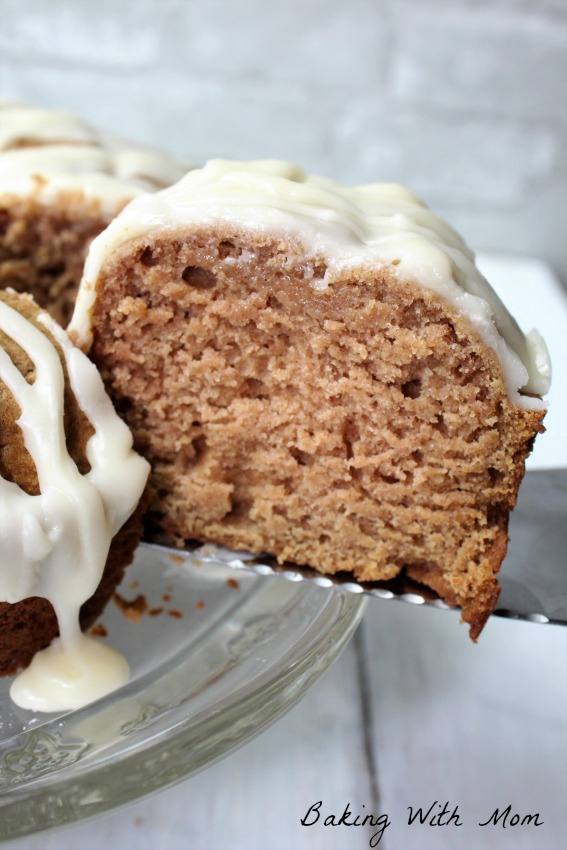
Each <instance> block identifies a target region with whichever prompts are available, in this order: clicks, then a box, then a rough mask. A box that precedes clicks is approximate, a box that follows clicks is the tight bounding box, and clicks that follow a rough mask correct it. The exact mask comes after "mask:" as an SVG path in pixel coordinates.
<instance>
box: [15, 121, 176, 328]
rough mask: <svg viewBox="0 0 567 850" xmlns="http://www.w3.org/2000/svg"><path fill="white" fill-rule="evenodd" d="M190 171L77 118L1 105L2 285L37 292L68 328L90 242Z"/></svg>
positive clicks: (19, 290) (35, 293)
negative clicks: (133, 203) (136, 201)
mask: <svg viewBox="0 0 567 850" xmlns="http://www.w3.org/2000/svg"><path fill="white" fill-rule="evenodd" d="M186 170H187V169H186V167H181V166H180V165H179V164H178V163H176V162H174V161H172V160H171V159H169V158H167V157H165V156H162V155H161V154H158V153H155V152H153V151H149V150H145V149H143V148H140V147H135V146H133V145H130V144H127V143H125V142H122V141H119V140H116V139H113V138H111V137H109V136H107V135H105V134H103V133H100V132H98V131H96V130H95V129H94V128H92V127H90V126H89V125H88V124H86V123H85V122H83V121H82V120H81V119H80V118H78V117H76V116H74V115H68V114H66V113H62V112H56V111H53V110H46V109H36V108H32V107H27V106H21V105H10V104H4V105H0V288H5V287H11V288H13V289H15V290H17V291H18V292H31V293H32V294H33V295H34V297H35V299H36V300H37V302H38V303H39V304H40V305H41V306H42V307H45V308H47V309H49V311H50V312H51V313H52V315H54V316H55V318H57V319H58V321H59V322H60V323H61V324H63V325H65V324H67V321H68V319H69V316H70V314H71V312H72V308H73V305H74V301H75V295H76V291H77V288H78V285H79V281H80V279H81V274H82V271H83V264H84V259H85V255H86V251H87V248H88V246H89V244H90V242H91V240H92V239H93V238H94V237H95V236H96V235H97V234H98V233H100V232H101V230H103V229H104V228H105V227H106V226H107V224H108V223H109V221H111V220H112V219H113V218H114V216H115V215H116V214H117V213H118V212H119V210H121V209H122V207H124V205H125V204H127V203H128V202H129V201H130V200H131V199H132V198H134V197H136V196H137V195H140V194H142V193H144V192H149V191H155V190H156V189H159V188H163V187H165V186H168V185H169V184H170V183H174V182H175V181H176V180H179V178H180V177H181V176H182V175H183V174H184V173H185V171H186Z"/></svg>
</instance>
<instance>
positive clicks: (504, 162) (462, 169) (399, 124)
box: [0, 0, 567, 850]
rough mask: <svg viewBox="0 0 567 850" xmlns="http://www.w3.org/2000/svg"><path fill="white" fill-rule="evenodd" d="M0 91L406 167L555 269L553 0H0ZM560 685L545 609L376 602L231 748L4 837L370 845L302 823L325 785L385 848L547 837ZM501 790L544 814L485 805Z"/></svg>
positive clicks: (566, 56) (387, 172) (194, 846)
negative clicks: (118, 801) (372, 820)
mask: <svg viewBox="0 0 567 850" xmlns="http://www.w3.org/2000/svg"><path fill="white" fill-rule="evenodd" d="M0 97H2V98H7V99H17V100H23V101H26V102H31V103H38V104H44V105H47V106H53V107H59V108H64V109H70V110H74V111H78V112H80V113H82V114H83V115H84V116H85V117H87V118H88V119H90V120H91V121H93V122H94V123H97V124H99V125H101V126H103V127H105V128H106V129H108V130H111V131H114V132H117V133H119V134H122V135H124V136H130V137H134V138H137V139H139V140H140V141H143V142H147V143H149V144H154V145H157V146H160V147H162V148H165V149H167V150H169V151H171V152H172V153H174V154H176V155H177V156H179V157H181V158H184V159H186V160H188V161H190V162H193V163H199V162H201V161H203V160H204V159H206V158H208V157H210V156H226V157H241V158H251V157H260V156H270V157H273V156H275V157H284V158H290V159H293V160H296V161H299V162H300V163H301V164H303V165H304V166H305V167H306V168H307V169H309V170H313V171H318V172H322V173H326V174H328V175H330V176H334V177H336V178H339V179H343V180H346V181H356V182H362V181H368V180H402V181H403V182H406V183H408V184H409V185H410V186H411V187H412V188H413V189H414V190H415V191H417V192H418V193H420V194H421V195H422V196H424V198H425V199H426V200H427V201H428V202H429V204H430V205H431V206H433V207H434V208H435V209H436V210H437V211H438V212H440V213H442V214H444V215H446V216H447V217H448V218H449V219H450V220H451V221H452V223H453V224H455V225H456V226H457V227H458V228H459V229H460V230H461V231H462V232H463V233H464V235H465V236H466V238H467V239H468V241H469V242H470V243H471V244H472V245H473V246H474V247H476V248H483V249H491V250H493V251H494V250H496V251H503V252H507V253H513V254H528V255H534V256H539V257H541V258H543V259H544V260H546V261H548V262H550V263H551V264H553V265H554V267H555V269H556V270H557V271H559V273H561V274H562V275H563V276H565V275H566V272H567V240H566V239H565V233H564V231H565V220H566V219H567V110H566V109H565V104H566V103H567V2H566V0H538V3H537V4H536V3H532V2H529V0H493V2H483V0H287V2H280V3H277V4H276V3H274V2H270V0H265V2H264V0H50V1H49V2H44V0H0ZM566 328H567V325H566ZM542 330H545V328H542ZM560 368H563V369H564V368H565V367H564V366H561V365H560ZM566 706H567V632H564V631H563V629H561V628H560V627H550V626H537V625H532V624H526V623H514V622H508V621H502V620H494V621H492V622H491V623H490V624H489V626H488V628H487V629H486V632H485V634H484V635H483V638H482V641H481V642H480V643H479V645H478V646H476V647H475V646H473V645H472V644H470V642H469V641H468V638H467V635H466V630H465V629H464V628H462V627H459V626H458V623H457V618H456V617H455V616H454V615H453V614H452V613H444V612H439V611H433V610H424V609H415V608H413V607H410V606H405V605H402V604H400V603H386V602H381V601H379V600H376V601H373V604H372V605H371V606H370V608H369V611H368V614H367V616H366V618H365V621H364V624H363V628H362V630H361V632H359V635H358V636H357V639H356V641H355V642H354V643H352V644H351V645H350V646H349V648H348V649H347V651H346V652H345V653H344V655H343V656H342V657H341V658H340V659H339V661H338V662H337V663H336V664H335V665H334V667H333V668H332V669H331V670H330V671H329V672H328V673H327V674H326V675H325V677H324V678H323V680H322V681H321V682H319V683H318V685H317V686H316V687H315V688H314V689H313V691H312V692H311V693H310V694H309V695H308V696H307V697H306V698H305V699H304V700H303V701H302V702H301V703H300V705H298V706H297V707H296V708H295V709H293V710H292V711H291V712H290V714H289V715H287V716H286V717H285V718H283V719H282V720H281V721H280V722H278V723H277V724H276V725H275V726H273V727H272V728H271V729H269V730H268V731H267V732H265V733H264V734H263V735H261V736H260V737H259V738H258V739H256V740H255V741H253V742H251V743H250V744H248V745H247V746H246V747H244V748H243V749H242V750H240V751H239V752H237V753H235V754H233V755H232V756H230V757H229V758H227V759H225V760H224V761H222V762H221V763H219V764H218V765H216V766H214V767H213V768H211V769H209V770H208V771H206V772H204V773H203V774H201V775H199V776H197V777H194V778H193V779H190V780H189V781H187V782H184V783H182V784H181V785H179V786H177V787H175V788H173V789H169V790H168V791H165V792H163V793H161V794H158V795H156V796H155V797H153V798H151V799H150V800H146V801H143V802H141V803H138V804H136V805H135V806H133V807H130V808H127V809H125V810H123V811H120V812H117V813H114V814H113V815H110V816H108V817H105V818H102V819H99V820H98V821H96V822H94V823H86V824H82V825H78V826H73V827H70V828H68V829H66V830H63V831H61V832H55V833H52V834H47V835H44V836H41V837H37V838H35V839H27V840H25V841H23V842H15V843H14V844H13V845H12V844H10V845H6V850H12V847H13V850H16V848H22V847H25V848H26V850H40V848H41V850H52V848H53V850H55V848H57V850H58V849H59V848H60V847H61V846H68V847H79V846H80V847H82V848H83V850H95V848H96V850H98V848H99V847H101V846H102V847H105V848H107V850H119V848H122V847H127V848H129V850H237V848H238V850H240V848H242V850H267V848H270V850H303V849H304V850H315V848H324V850H335V849H336V850H343V848H344V850H351V849H352V850H358V848H364V847H368V846H369V843H370V841H371V839H372V834H373V831H372V830H370V829H366V828H362V827H350V828H349V827H336V828H333V827H323V826H322V825H321V822H319V823H318V824H316V825H314V826H311V827H308V826H302V825H301V822H300V821H301V818H302V817H304V816H305V814H306V812H307V810H308V808H309V806H310V805H311V804H312V803H315V802H317V800H323V802H324V811H325V814H330V813H334V814H336V815H340V813H341V812H342V811H343V810H344V807H345V806H346V805H347V804H349V805H350V806H351V809H352V810H353V812H354V813H356V812H362V813H364V812H372V813H374V814H375V815H378V814H380V813H386V814H387V815H388V817H389V819H390V821H391V824H390V826H389V827H388V828H387V829H386V831H385V833H384V836H383V838H382V840H381V842H380V844H379V845H378V846H379V847H380V848H386V849H387V850H445V849H446V850H449V848H450V850H459V849H460V848H462V850H508V849H509V850H560V848H563V847H564V846H565V835H567V813H566V810H567V806H566V802H567V775H566V771H567V767H566V765H567V720H566ZM435 801H439V802H440V803H445V802H448V803H449V806H450V810H451V811H452V810H453V809H454V807H455V806H458V811H459V817H460V820H461V821H462V826H452V825H449V826H445V827H441V826H438V827H435V826H427V825H423V826H422V825H414V826H412V827H410V826H408V824H407V816H408V812H407V807H408V806H414V807H415V806H427V807H428V806H429V805H430V804H431V803H434V802H435ZM508 804H511V805H512V807H513V811H517V812H518V813H520V814H530V813H534V812H538V813H539V814H540V819H541V820H543V821H544V823H543V825H542V826H538V827H536V826H534V825H533V823H532V824H531V825H529V826H524V827H515V828H512V827H511V826H508V827H507V828H506V829H503V828H502V826H497V827H495V826H492V827H490V826H489V827H479V826H478V822H479V821H480V820H483V819H486V818H487V817H488V816H489V815H490V814H491V813H492V812H493V811H494V809H495V808H496V807H500V809H502V808H504V807H506V806H507V805H508ZM363 807H365V808H363ZM434 811H438V809H437V808H434Z"/></svg>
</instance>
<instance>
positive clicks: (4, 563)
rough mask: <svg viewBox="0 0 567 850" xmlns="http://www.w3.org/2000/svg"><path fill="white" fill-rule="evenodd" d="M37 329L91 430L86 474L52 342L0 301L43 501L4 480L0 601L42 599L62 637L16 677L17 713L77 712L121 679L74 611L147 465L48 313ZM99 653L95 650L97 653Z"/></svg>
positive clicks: (94, 376)
mask: <svg viewBox="0 0 567 850" xmlns="http://www.w3.org/2000/svg"><path fill="white" fill-rule="evenodd" d="M38 321H39V322H40V323H41V324H43V325H44V326H45V328H46V330H48V331H49V333H50V334H51V336H52V337H53V339H55V340H56V341H57V344H58V345H59V347H60V349H61V350H62V352H63V356H64V360H65V363H66V367H67V373H68V376H69V383H70V387H71V390H72V392H73V393H74V395H75V398H76V399H77V403H78V405H79V407H80V409H81V410H82V411H83V413H84V414H85V416H86V417H87V419H88V420H89V421H90V423H91V425H92V426H93V429H94V434H93V436H92V437H91V438H90V439H89V441H88V443H87V447H86V454H87V459H88V461H89V464H90V470H89V471H88V472H87V473H86V474H84V475H82V474H81V473H80V472H79V470H78V468H77V466H76V464H75V462H74V461H73V460H72V458H71V457H70V456H69V453H68V450H67V446H66V435H65V428H64V420H63V414H64V388H65V377H64V372H63V367H62V364H61V360H60V355H59V353H58V351H57V349H56V347H55V345H54V344H53V342H52V341H51V340H50V339H49V337H48V336H46V335H45V334H44V333H43V332H42V331H41V330H39V329H38V328H37V327H36V326H35V325H34V324H32V322H30V321H28V320H27V319H26V318H25V317H24V316H22V315H21V314H20V313H19V312H18V311H17V310H15V309H14V308H13V307H11V306H9V304H8V303H6V301H5V300H3V299H2V298H0V329H1V330H2V331H3V332H4V333H5V334H6V335H7V336H8V337H9V338H10V339H12V340H13V341H14V342H15V343H16V344H17V345H18V346H20V348H22V349H23V351H24V352H25V353H26V354H27V355H28V357H29V358H30V360H31V361H32V363H33V365H34V371H35V378H34V380H33V382H32V383H29V382H28V381H27V380H26V378H25V377H24V376H23V375H22V374H21V373H20V371H19V370H18V369H17V367H16V366H15V365H14V363H13V362H12V360H11V358H10V357H9V355H8V353H7V352H6V351H5V350H4V349H3V348H0V380H2V381H3V383H4V384H5V385H6V386H7V388H8V390H9V391H10V393H11V394H12V396H13V398H14V399H15V401H16V402H17V404H18V406H19V408H20V410H21V416H20V418H19V419H18V425H19V426H20V428H21V431H22V434H23V438H24V443H25V446H26V449H27V451H28V452H29V454H30V455H31V458H32V460H33V461H34V464H35V467H36V470H37V477H38V482H39V490H40V492H39V494H38V495H30V494H29V493H26V492H24V490H22V489H21V487H19V486H18V485H17V484H16V483H14V482H13V481H8V480H6V479H4V478H3V477H2V476H0V600H2V601H5V602H9V603H14V602H18V601H20V600H22V599H26V598H28V597H31V596H42V597H45V598H46V599H48V600H49V601H50V602H51V604H52V605H53V608H54V610H55V613H56V615H57V620H58V623H59V631H60V637H59V638H58V639H57V640H56V641H55V642H54V643H53V644H52V645H51V646H50V647H48V648H47V649H44V650H41V652H39V653H37V654H36V655H35V657H34V658H33V660H32V663H31V665H30V666H29V667H28V668H27V669H26V670H24V671H23V672H21V673H20V674H19V676H18V677H17V678H16V679H15V681H14V683H13V684H12V688H11V692H10V693H11V696H12V698H13V699H14V701H15V702H17V703H18V705H20V706H21V707H23V708H30V709H35V710H39V711H54V710H62V709H68V708H77V707H79V706H80V705H84V704H86V703H87V702H89V701H91V700H92V699H94V698H95V697H98V696H101V695H103V694H104V693H108V692H109V691H110V690H113V689H114V688H115V687H117V686H118V685H119V684H121V683H122V682H123V681H124V680H125V677H127V672H128V668H127V664H126V662H125V661H124V659H122V658H121V656H119V655H118V654H117V653H115V652H114V651H113V650H111V649H109V648H108V647H106V646H104V645H103V644H98V643H97V642H96V641H95V640H94V638H91V637H87V636H86V635H84V634H83V633H82V632H81V629H80V625H79V610H80V607H81V605H82V604H83V602H85V601H86V600H87V599H89V597H90V596H92V594H93V593H94V592H95V590H96V588H97V587H98V585H99V582H100V579H101V577H102V573H103V570H104V566H105V563H106V558H107V555H108V551H109V548H110V543H111V540H112V538H113V537H114V535H115V534H116V533H117V531H118V530H119V529H120V528H121V526H122V525H123V524H124V522H125V521H126V520H127V518H128V517H129V516H130V515H131V514H132V513H133V511H134V510H135V508H136V505H137V504H138V501H139V499H140V496H141V494H142V492H143V490H144V487H145V484H146V480H147V477H148V473H149V464H148V463H147V461H146V460H144V459H143V458H141V457H140V456H139V455H138V454H136V453H135V452H134V450H133V448H132V435H131V433H130V431H129V429H128V428H127V426H126V425H125V424H124V423H123V422H122V421H121V419H120V418H119V417H118V415H117V414H116V412H115V410H114V408H113V406H112V403H111V401H110V399H109V397H108V396H107V394H106V392H105V389H104V386H103V383H102V379H101V377H100V375H99V373H98V371H97V369H96V367H95V366H94V365H93V364H92V363H91V362H90V360H89V359H88V358H87V357H86V355H85V354H83V352H81V351H80V350H79V349H77V348H75V347H74V346H73V345H72V344H71V342H70V340H69V338H68V337H67V335H66V334H65V332H64V331H63V330H62V329H61V328H60V327H59V326H58V325H57V324H56V323H55V322H54V321H53V319H51V317H49V316H48V315H47V314H45V313H41V314H40V316H39V319H38ZM95 644H96V645H95Z"/></svg>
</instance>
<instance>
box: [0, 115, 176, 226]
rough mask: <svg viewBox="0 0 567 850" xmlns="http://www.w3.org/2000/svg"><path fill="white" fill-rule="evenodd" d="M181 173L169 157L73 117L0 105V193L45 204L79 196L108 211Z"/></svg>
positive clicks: (172, 181) (159, 186)
mask: <svg viewBox="0 0 567 850" xmlns="http://www.w3.org/2000/svg"><path fill="white" fill-rule="evenodd" d="M22 143H25V145H26V146H25V147H18V145H20V144H22ZM186 171H187V167H186V166H183V165H181V164H180V163H178V162H175V161H174V160H173V159H172V158H171V157H166V156H163V155H162V154H159V153H157V152H155V151H152V150H149V149H146V148H143V147H140V146H134V145H131V144H130V143H127V142H124V141H121V140H120V139H117V138H115V137H112V136H110V135H108V134H105V133H101V132H98V131H97V130H95V129H94V128H92V127H91V126H90V125H88V124H86V123H85V122H84V121H83V120H82V119H80V118H79V117H77V116H74V115H69V114H67V113H64V112H56V111H53V110H48V109H36V108H33V107H27V106H20V105H6V104H4V105H2V106H0V194H7V195H16V196H18V197H22V196H24V197H26V196H28V195H30V194H33V195H34V196H37V197H39V198H40V199H41V200H42V201H43V202H44V203H49V202H50V201H52V200H53V199H54V198H55V197H56V196H57V195H58V194H59V193H61V192H67V193H68V192H81V193H83V194H84V195H85V196H86V197H87V198H95V199H97V200H98V201H99V202H100V203H101V205H102V208H103V210H105V211H107V212H108V213H112V211H113V210H116V209H117V208H119V207H121V206H122V205H123V204H124V202H125V201H127V200H130V199H131V198H134V197H136V196H137V195H140V194H142V193H143V192H147V191H155V190H156V188H161V187H164V186H168V185H170V184H171V183H174V182H175V181H176V180H179V179H180V178H181V177H182V175H183V174H185V172H186ZM38 178H40V179H39V180H38Z"/></svg>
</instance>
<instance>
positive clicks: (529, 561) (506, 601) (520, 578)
mask: <svg viewBox="0 0 567 850" xmlns="http://www.w3.org/2000/svg"><path fill="white" fill-rule="evenodd" d="M509 534H510V543H509V546H508V553H507V555H506V558H505V560H504V562H503V564H502V570H501V573H500V575H499V582H500V585H501V587H502V592H501V594H500V598H499V600H498V604H497V606H496V609H495V611H494V614H493V616H500V617H508V618H511V619H518V620H529V621H531V622H535V623H551V624H560V625H567V469H551V470H550V469H546V470H537V471H529V472H527V473H526V475H525V477H524V480H523V482H522V484H521V486H520V490H519V497H518V504H517V506H516V508H515V509H514V511H513V512H512V514H511V515H510V531H509ZM141 545H142V546H143V547H146V548H150V549H152V548H154V549H159V550H160V551H163V550H164V549H168V547H167V546H164V545H163V542H162V541H161V540H160V539H159V538H158V537H150V535H149V534H148V533H146V539H145V541H144V542H143V543H142V544H141ZM168 551H169V552H170V553H171V554H174V555H175V556H176V558H183V559H184V560H186V561H188V562H191V563H196V564H207V563H209V564H210V563H215V564H223V565H225V566H227V567H229V568H231V569H234V570H245V571H252V572H254V573H255V574H257V575H262V576H280V577H283V578H285V579H288V580H290V581H294V582H309V583H314V584H316V585H318V586H319V587H329V588H340V589H341V590H342V591H345V592H350V593H357V594H360V593H364V594H366V595H369V596H372V597H378V598H380V599H393V600H401V601H404V602H410V603H413V604H417V605H422V604H425V605H433V606H435V607H437V608H442V609H450V608H451V606H450V605H447V603H446V602H443V601H442V600H441V599H439V597H437V596H436V594H435V593H434V592H433V591H432V590H430V589H429V588H425V587H423V585H420V584H418V583H417V582H414V581H412V580H410V579H408V578H406V577H403V576H401V577H398V578H396V579H394V580H393V581H387V582H364V583H356V582H354V581H353V580H352V576H350V575H349V574H347V573H341V574H337V575H333V576H329V575H322V574H320V573H317V572H316V571H315V570H313V569H310V568H306V567H298V566H296V565H295V564H283V565H282V564H278V563H277V561H276V560H275V559H274V558H271V557H263V556H260V557H257V556H253V555H250V554H246V553H243V552H233V551H231V550H228V549H224V548H221V547H218V546H213V545H211V544H206V545H199V544H195V546H189V547H188V548H186V549H177V548H175V549H168Z"/></svg>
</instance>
